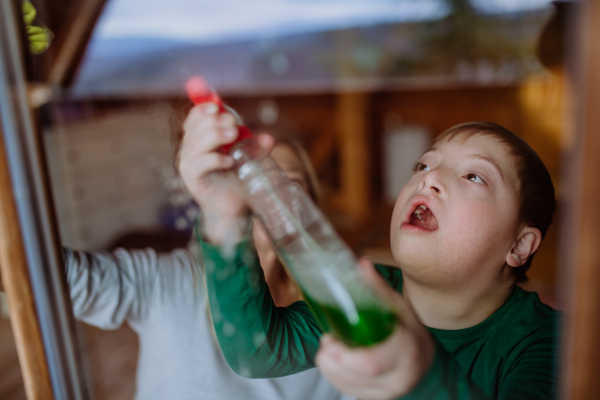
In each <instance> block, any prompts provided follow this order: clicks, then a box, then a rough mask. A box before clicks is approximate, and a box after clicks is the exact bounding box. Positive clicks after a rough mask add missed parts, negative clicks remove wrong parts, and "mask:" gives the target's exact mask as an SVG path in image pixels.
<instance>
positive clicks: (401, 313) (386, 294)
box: [358, 257, 418, 325]
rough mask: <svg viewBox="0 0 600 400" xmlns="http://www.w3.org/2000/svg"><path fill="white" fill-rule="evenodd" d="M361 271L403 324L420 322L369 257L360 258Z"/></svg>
mask: <svg viewBox="0 0 600 400" xmlns="http://www.w3.org/2000/svg"><path fill="white" fill-rule="evenodd" d="M358 265H359V267H360V270H361V273H362V275H363V276H364V278H365V279H366V280H367V281H368V282H369V284H371V286H372V287H373V289H374V290H375V291H376V292H377V294H379V295H380V296H381V297H382V298H383V300H384V301H386V302H387V303H388V304H389V305H390V306H392V307H393V308H394V310H395V311H396V314H398V317H399V319H400V322H401V323H402V324H409V325H412V324H414V323H418V319H417V318H416V315H415V314H414V311H413V310H412V309H411V308H410V307H409V305H408V304H407V303H406V301H405V300H404V298H403V297H402V295H400V294H399V293H398V292H396V291H395V290H394V289H392V288H391V287H390V286H389V285H388V284H387V283H386V282H385V281H384V280H383V278H382V277H381V276H380V275H379V273H377V270H376V269H375V267H374V266H373V263H372V262H371V260H369V259H368V258H365V257H362V258H360V259H359V260H358Z"/></svg>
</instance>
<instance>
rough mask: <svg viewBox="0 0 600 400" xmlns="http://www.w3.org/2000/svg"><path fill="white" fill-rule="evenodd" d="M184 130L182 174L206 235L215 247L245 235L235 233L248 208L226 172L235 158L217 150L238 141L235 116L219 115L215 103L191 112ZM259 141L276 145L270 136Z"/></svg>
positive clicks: (196, 108)
mask: <svg viewBox="0 0 600 400" xmlns="http://www.w3.org/2000/svg"><path fill="white" fill-rule="evenodd" d="M183 130H184V136H183V140H182V143H181V149H180V151H179V159H178V167H179V172H180V174H181V177H182V179H183V182H184V183H185V185H186V186H187V189H188V190H189V192H190V193H191V195H192V196H193V197H194V199H195V200H196V201H197V202H198V205H199V206H200V208H201V210H202V213H203V224H204V226H203V230H204V234H205V235H206V236H207V239H208V240H209V241H211V242H213V243H214V244H221V243H222V242H223V240H225V238H226V237H229V239H231V235H232V234H233V235H234V236H236V233H237V235H243V234H244V233H245V232H236V233H234V232H232V229H236V227H238V226H239V224H238V221H239V219H240V217H242V216H244V215H245V213H246V205H245V203H244V201H243V199H242V198H241V197H240V194H239V193H238V192H237V190H236V188H235V185H234V183H233V182H232V181H231V177H230V176H229V175H228V174H227V173H226V171H227V170H229V169H230V168H231V167H233V159H232V158H231V157H230V156H228V155H223V154H221V153H219V152H217V151H216V150H217V149H218V148H219V146H221V145H224V144H227V143H231V142H233V141H234V140H235V139H236V137H237V133H238V132H237V127H236V122H235V118H234V116H233V115H232V114H229V113H222V114H219V113H218V107H217V105H216V104H213V103H206V104H201V105H197V106H195V107H194V108H192V110H191V111H190V112H189V114H188V116H187V118H186V120H185V122H184V124H183ZM257 140H258V141H259V143H260V144H261V146H263V147H265V148H266V149H267V150H269V149H270V148H271V147H272V146H273V138H271V137H270V136H268V135H261V136H259V137H257Z"/></svg>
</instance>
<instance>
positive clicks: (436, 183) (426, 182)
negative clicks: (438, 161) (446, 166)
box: [420, 169, 444, 195]
mask: <svg viewBox="0 0 600 400" xmlns="http://www.w3.org/2000/svg"><path fill="white" fill-rule="evenodd" d="M443 174H444V171H441V170H439V169H435V170H433V171H430V172H428V173H427V175H425V176H424V177H423V180H422V181H421V187H420V189H421V190H423V189H427V190H428V191H429V192H431V193H432V194H438V195H439V194H443V193H444V185H443V184H442V179H443V178H442V175H443Z"/></svg>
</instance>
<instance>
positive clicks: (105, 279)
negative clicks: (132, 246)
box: [64, 249, 181, 329]
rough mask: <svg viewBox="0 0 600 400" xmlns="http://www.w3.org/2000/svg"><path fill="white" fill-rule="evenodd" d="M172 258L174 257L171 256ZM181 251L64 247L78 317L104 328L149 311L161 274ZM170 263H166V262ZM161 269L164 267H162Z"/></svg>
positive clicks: (74, 311)
mask: <svg viewBox="0 0 600 400" xmlns="http://www.w3.org/2000/svg"><path fill="white" fill-rule="evenodd" d="M171 258H173V260H171ZM177 258H181V256H180V255H178V254H176V253H175V252H174V253H170V254H163V255H159V254H157V253H156V252H155V251H154V250H152V249H146V250H132V251H127V250H124V249H117V250H115V251H114V252H112V253H109V252H78V251H73V250H69V249H65V250H64V260H65V269H66V276H67V283H68V285H69V291H70V295H71V301H72V304H73V313H74V315H75V317H76V318H77V319H79V320H81V321H84V322H86V323H88V324H91V325H95V326H97V327H99V328H103V329H116V328H118V327H119V326H120V325H121V324H122V323H123V322H124V321H126V320H132V319H133V320H139V319H140V318H143V316H144V315H145V314H146V313H147V311H148V310H147V308H148V304H149V301H150V299H151V297H152V295H153V294H152V293H153V291H154V286H155V284H156V281H157V280H160V279H161V278H160V275H162V274H165V273H167V274H168V273H169V270H170V268H168V265H172V264H173V263H172V262H169V261H176V259H177ZM165 264H167V265H165ZM160 270H162V271H160Z"/></svg>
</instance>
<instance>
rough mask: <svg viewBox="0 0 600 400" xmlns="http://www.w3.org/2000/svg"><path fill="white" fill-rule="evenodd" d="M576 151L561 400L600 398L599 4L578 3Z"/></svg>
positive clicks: (566, 236)
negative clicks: (599, 204) (599, 242)
mask: <svg viewBox="0 0 600 400" xmlns="http://www.w3.org/2000/svg"><path fill="white" fill-rule="evenodd" d="M578 3H579V5H580V6H581V7H582V10H579V11H580V13H578V18H577V21H576V23H574V24H572V26H573V27H577V28H580V29H581V31H580V32H581V35H580V36H579V37H578V42H577V47H578V57H577V58H578V59H577V61H578V65H577V68H576V70H577V73H576V75H575V82H576V85H575V86H576V87H577V89H578V91H577V92H576V99H577V105H578V111H577V118H576V123H575V125H576V127H577V130H578V139H577V144H576V149H575V151H574V154H573V156H572V157H571V158H572V160H573V162H572V163H571V165H568V169H569V170H568V175H565V177H567V176H568V177H570V178H571V179H572V181H571V187H570V188H569V190H568V193H570V194H571V199H570V200H569V204H568V207H567V210H568V214H567V216H566V218H565V221H566V224H567V229H563V232H564V234H563V235H564V237H563V245H564V253H565V257H564V258H565V259H564V261H565V262H564V263H563V264H564V268H565V270H566V271H569V274H567V276H568V277H569V278H570V282H571V284H570V285H569V289H570V293H569V301H568V312H567V315H566V320H567V321H568V324H567V325H566V328H565V333H566V335H565V339H564V341H563V350H564V351H563V354H564V357H563V363H562V365H563V368H562V375H563V381H562V382H563V387H562V393H561V394H562V398H564V399H572V400H584V399H585V400H587V399H592V398H597V397H598V393H600V379H598V371H600V340H599V338H600V290H598V285H599V284H600V246H598V241H599V240H600V207H598V203H599V202H600V176H599V171H600V113H599V112H598V110H600V45H599V44H598V40H597V39H598V38H599V37H600V1H597V0H590V1H582V2H578Z"/></svg>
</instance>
